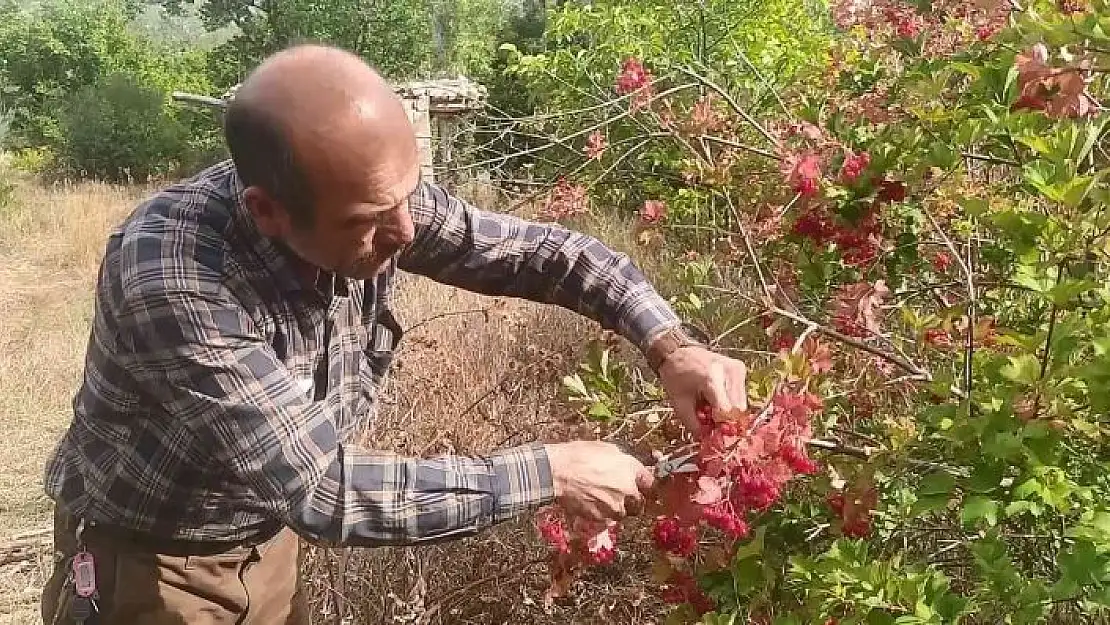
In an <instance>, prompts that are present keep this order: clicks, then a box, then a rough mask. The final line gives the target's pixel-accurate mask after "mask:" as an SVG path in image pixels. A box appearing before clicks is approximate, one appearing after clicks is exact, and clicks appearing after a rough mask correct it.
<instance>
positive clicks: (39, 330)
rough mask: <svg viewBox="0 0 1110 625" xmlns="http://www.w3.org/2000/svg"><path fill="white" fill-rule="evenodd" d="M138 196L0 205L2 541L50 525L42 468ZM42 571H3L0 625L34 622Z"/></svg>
mask: <svg viewBox="0 0 1110 625" xmlns="http://www.w3.org/2000/svg"><path fill="white" fill-rule="evenodd" d="M140 194H141V191H140V190H137V189H125V188H121V187H113V186H108V185H101V184H92V183H83V184H80V185H72V186H71V185H58V186H55V187H41V186H36V185H31V184H29V183H23V184H19V185H17V186H16V191H15V197H14V201H13V202H12V203H11V204H9V205H7V206H6V207H0V284H2V285H3V288H2V289H0V423H2V424H3V427H4V434H5V435H4V436H3V437H2V438H0V492H3V494H4V496H3V497H2V498H0V542H3V540H4V539H5V538H6V537H9V536H12V535H15V534H18V533H20V532H23V531H27V530H32V529H37V528H41V527H45V526H46V525H47V523H48V521H49V515H50V510H51V508H50V503H49V500H48V499H47V498H46V497H45V495H44V494H43V491H42V469H43V465H44V463H45V461H46V457H47V455H48V454H49V452H50V450H51V449H52V447H53V446H54V443H55V442H56V441H57V440H58V438H59V437H60V435H61V433H62V431H63V430H64V429H65V427H66V425H67V424H68V423H69V419H70V412H69V411H70V405H71V400H72V397H73V393H74V392H75V391H76V390H77V385H78V383H79V382H80V372H81V366H82V364H83V358H84V347H85V341H86V340H87V338H88V328H89V322H90V320H91V314H92V285H93V284H94V281H95V276H96V267H97V263H98V261H99V259H100V254H101V248H102V246H103V242H104V236H105V234H106V233H107V231H108V230H109V228H110V227H111V225H112V224H113V223H114V222H116V221H117V220H119V219H120V218H121V217H122V216H123V214H124V213H125V212H126V211H127V210H129V208H130V207H131V206H132V205H133V204H134V202H135V201H136V200H137V199H138V198H139V195H140ZM45 565H46V562H45V560H44V561H42V562H28V563H23V564H21V565H15V566H8V567H3V568H0V624H4V623H13V624H15V623H31V622H35V619H36V618H37V615H38V613H37V602H38V597H39V586H40V584H41V583H42V572H43V571H44V570H45Z"/></svg>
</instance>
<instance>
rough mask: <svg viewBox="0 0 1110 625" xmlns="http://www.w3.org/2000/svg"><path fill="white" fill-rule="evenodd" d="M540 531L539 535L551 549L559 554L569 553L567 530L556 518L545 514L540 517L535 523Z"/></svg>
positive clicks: (561, 521)
mask: <svg viewBox="0 0 1110 625" xmlns="http://www.w3.org/2000/svg"><path fill="white" fill-rule="evenodd" d="M536 525H537V527H538V528H539V530H540V535H541V536H543V539H544V540H546V541H547V544H549V545H551V548H552V549H554V550H555V551H558V552H559V553H570V544H569V543H568V541H567V528H566V525H564V524H563V520H562V519H560V518H558V517H556V516H555V515H554V514H552V513H550V512H547V513H544V514H541V515H540V518H539V520H538V522H537V523H536Z"/></svg>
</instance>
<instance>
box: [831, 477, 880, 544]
mask: <svg viewBox="0 0 1110 625" xmlns="http://www.w3.org/2000/svg"><path fill="white" fill-rule="evenodd" d="M827 501H828V504H829V508H831V509H832V511H833V512H835V513H836V515H837V516H838V517H839V518H840V532H841V533H842V534H844V535H845V536H847V537H849V538H866V537H867V536H868V535H869V534H870V533H871V511H872V510H873V509H874V508H875V504H876V503H878V491H876V490H875V487H874V486H860V487H856V488H851V489H848V490H846V491H844V492H840V491H837V492H833V493H831V494H830V495H829V496H828V499H827Z"/></svg>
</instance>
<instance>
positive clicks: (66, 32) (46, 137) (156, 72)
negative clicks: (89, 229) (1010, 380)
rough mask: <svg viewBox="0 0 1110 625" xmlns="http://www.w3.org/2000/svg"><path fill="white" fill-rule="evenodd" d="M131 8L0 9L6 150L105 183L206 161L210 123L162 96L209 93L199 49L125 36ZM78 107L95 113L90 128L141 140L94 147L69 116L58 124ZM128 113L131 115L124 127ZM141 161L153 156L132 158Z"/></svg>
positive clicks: (100, 4)
mask: <svg viewBox="0 0 1110 625" xmlns="http://www.w3.org/2000/svg"><path fill="white" fill-rule="evenodd" d="M135 4H136V3H134V2H131V1H128V0H94V1H91V2H73V1H70V0H47V1H45V2H43V3H41V5H40V6H37V7H33V8H28V7H26V6H19V5H16V4H14V3H12V4H2V5H0V87H2V95H3V96H4V97H5V98H6V100H7V101H8V102H10V104H9V106H10V108H11V110H12V112H13V125H12V137H11V141H10V143H11V146H12V147H13V148H16V149H19V150H23V149H27V148H34V149H36V150H42V149H43V148H47V149H49V150H50V151H51V152H53V153H55V155H56V156H57V157H58V159H59V161H58V163H57V165H61V166H62V167H63V168H64V169H65V170H66V171H67V172H69V173H72V172H80V171H85V172H88V173H89V174H93V173H94V172H112V173H111V174H110V175H111V176H112V177H117V176H119V175H121V173H120V172H121V171H123V169H130V171H131V172H132V175H136V174H137V173H138V172H140V171H141V172H144V173H143V174H142V175H144V176H145V175H146V174H147V173H153V172H167V171H171V170H172V169H173V168H174V167H175V166H177V165H178V164H188V163H194V162H200V161H203V160H206V159H208V160H210V158H209V157H207V156H206V155H207V154H209V153H213V149H212V148H213V146H212V144H213V140H212V138H213V137H214V136H215V134H216V132H217V131H218V126H216V125H214V124H213V123H212V120H211V118H210V117H209V116H206V115H205V114H204V113H202V112H197V111H193V110H191V109H186V108H178V107H172V106H170V104H169V102H168V99H167V98H166V97H165V94H167V93H168V92H169V91H171V90H175V89H179V90H185V91H193V92H198V93H209V92H211V91H212V87H211V83H210V81H209V80H208V78H207V74H206V71H207V66H208V60H207V53H206V52H205V51H204V50H200V49H186V50H180V49H173V48H168V47H165V46H162V45H159V44H157V43H156V42H153V41H151V40H149V39H147V38H145V37H143V36H141V35H139V34H137V33H136V32H134V31H133V30H132V29H131V28H130V23H131V19H132V18H133V17H134V14H135V13H134V11H135ZM121 77H126V78H121ZM125 85H130V86H125ZM155 93H157V95H158V98H157V103H158V110H159V111H160V112H158V113H155V110H154V108H153V107H154V105H155V97H154V95H153V94H155ZM96 94H101V95H103V96H105V97H108V98H113V100H111V101H112V102H113V103H115V104H118V105H120V106H122V107H123V108H122V109H120V110H119V111H111V110H108V108H107V107H106V104H104V103H103V102H96V101H95V100H96ZM86 105H88V106H91V108H90V110H91V111H93V112H94V114H95V115H96V116H97V117H96V119H93V120H91V121H90V123H92V124H95V125H96V127H97V128H98V129H99V130H108V131H109V132H108V134H109V136H115V137H119V138H120V139H121V140H128V141H141V142H146V143H145V144H144V145H135V146H126V145H119V144H115V145H111V144H108V143H106V142H105V143H104V145H103V146H100V147H97V146H96V145H95V144H96V141H94V138H93V137H91V136H89V132H88V131H87V130H86V129H83V128H81V124H80V123H78V122H79V121H80V115H79V114H73V115H70V116H69V117H68V118H66V119H63V117H65V112H66V111H71V112H73V111H74V109H75V107H80V106H86ZM78 110H79V108H78ZM132 113H136V114H138V115H139V118H138V119H136V120H134V121H128V119H127V116H128V115H129V114H132ZM151 124H164V127H162V128H157V129H156V128H154V127H153V126H151ZM109 126H110V127H111V128H110V129H109V128H108V127H109ZM140 127H141V128H142V130H140ZM186 137H187V140H186V139H185V138H186ZM71 141H76V142H77V143H76V144H72V145H71ZM151 142H155V143H158V142H164V143H162V144H160V145H153V144H151ZM147 157H150V158H158V159H160V160H158V161H151V162H148V163H143V164H140V163H138V162H137V161H136V159H138V158H147ZM121 168H123V169H121ZM98 175H99V174H98Z"/></svg>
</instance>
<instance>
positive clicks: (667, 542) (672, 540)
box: [652, 517, 698, 558]
mask: <svg viewBox="0 0 1110 625" xmlns="http://www.w3.org/2000/svg"><path fill="white" fill-rule="evenodd" d="M652 537H653V538H654V539H655V545H656V546H657V547H659V548H660V549H661V550H663V551H666V552H668V553H671V554H673V555H676V556H679V557H681V558H685V557H686V556H688V555H691V554H693V553H694V551H696V550H697V548H698V532H697V529H696V528H693V527H682V526H681V525H679V522H678V519H676V518H674V517H659V518H658V519H656V520H655V527H653V528H652Z"/></svg>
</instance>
